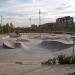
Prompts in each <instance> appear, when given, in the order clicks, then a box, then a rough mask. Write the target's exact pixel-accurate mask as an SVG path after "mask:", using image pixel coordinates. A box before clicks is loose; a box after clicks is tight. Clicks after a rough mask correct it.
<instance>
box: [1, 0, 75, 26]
mask: <svg viewBox="0 0 75 75" xmlns="http://www.w3.org/2000/svg"><path fill="white" fill-rule="evenodd" d="M1 1H2V0H1ZM3 1H7V3H8V4H11V6H9V7H6V6H5V7H0V12H4V13H7V14H8V15H9V16H11V15H10V14H9V13H11V14H14V15H13V16H12V17H13V20H12V21H13V22H14V21H15V22H14V23H15V24H16V25H19V26H20V25H23V26H25V25H28V26H29V18H30V17H31V18H32V23H36V24H38V22H39V21H38V15H39V14H38V12H39V9H40V10H41V17H42V23H46V22H53V21H55V19H56V18H57V17H61V16H68V15H70V16H74V15H75V11H74V9H75V1H74V0H33V1H32V2H31V3H28V2H27V3H26V2H21V3H20V2H19V1H18V0H3ZM20 14H22V15H20ZM15 15H16V16H15Z"/></svg>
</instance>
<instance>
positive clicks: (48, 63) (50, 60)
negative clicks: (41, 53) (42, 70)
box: [41, 59, 52, 65]
mask: <svg viewBox="0 0 75 75" xmlns="http://www.w3.org/2000/svg"><path fill="white" fill-rule="evenodd" d="M41 64H46V65H50V64H52V59H48V60H47V61H46V62H42V63H41Z"/></svg>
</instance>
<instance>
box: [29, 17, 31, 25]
mask: <svg viewBox="0 0 75 75" xmlns="http://www.w3.org/2000/svg"><path fill="white" fill-rule="evenodd" d="M29 21H30V25H31V17H30V18H29Z"/></svg>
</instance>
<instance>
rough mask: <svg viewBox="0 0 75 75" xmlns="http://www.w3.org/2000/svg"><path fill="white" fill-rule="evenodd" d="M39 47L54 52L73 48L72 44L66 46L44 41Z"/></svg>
mask: <svg viewBox="0 0 75 75" xmlns="http://www.w3.org/2000/svg"><path fill="white" fill-rule="evenodd" d="M38 46H39V47H42V48H46V49H50V50H52V51H60V50H63V49H67V48H70V47H72V44H64V43H62V42H59V41H43V42H42V43H40V44H39V45H38Z"/></svg>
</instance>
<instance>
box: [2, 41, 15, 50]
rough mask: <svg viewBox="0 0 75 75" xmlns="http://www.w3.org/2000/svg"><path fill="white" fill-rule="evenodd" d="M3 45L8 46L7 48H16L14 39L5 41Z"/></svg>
mask: <svg viewBox="0 0 75 75" xmlns="http://www.w3.org/2000/svg"><path fill="white" fill-rule="evenodd" d="M3 46H4V47H6V48H11V49H14V48H15V44H14V42H12V41H5V42H4V43H3Z"/></svg>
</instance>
